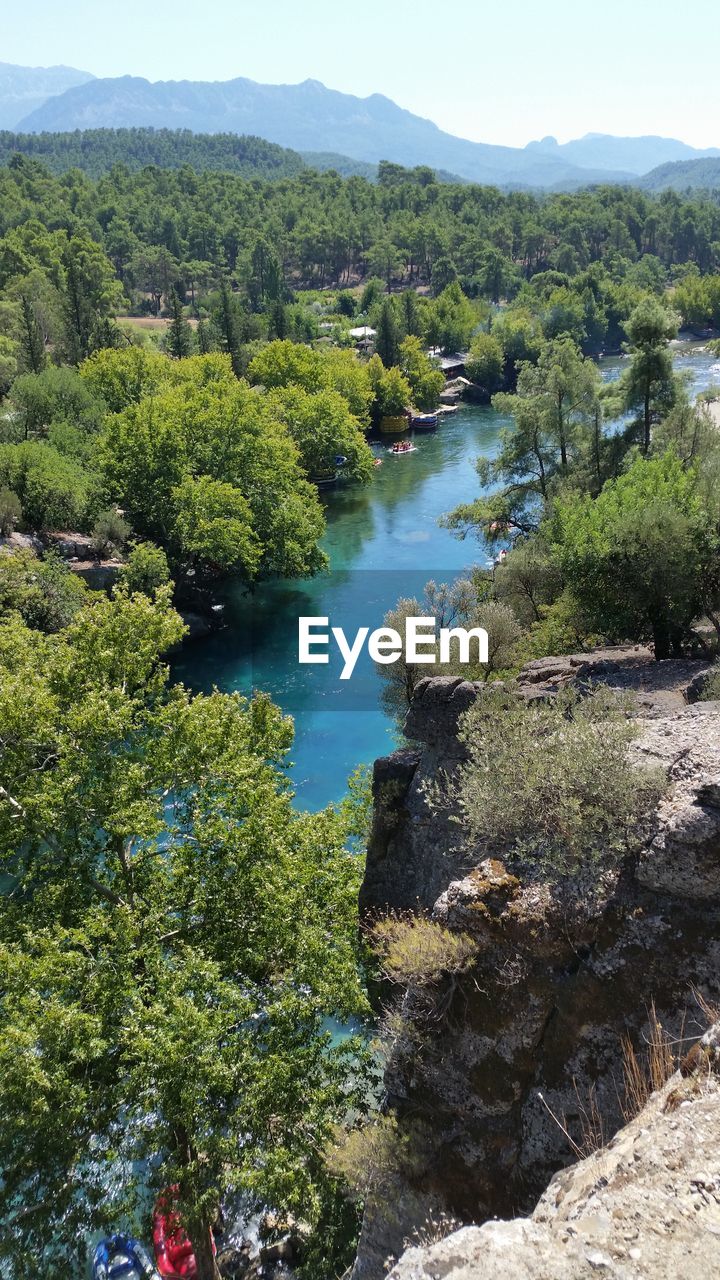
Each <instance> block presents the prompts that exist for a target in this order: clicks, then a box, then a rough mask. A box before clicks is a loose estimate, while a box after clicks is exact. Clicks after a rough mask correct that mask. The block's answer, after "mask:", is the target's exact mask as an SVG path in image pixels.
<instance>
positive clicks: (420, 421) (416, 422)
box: [410, 413, 438, 431]
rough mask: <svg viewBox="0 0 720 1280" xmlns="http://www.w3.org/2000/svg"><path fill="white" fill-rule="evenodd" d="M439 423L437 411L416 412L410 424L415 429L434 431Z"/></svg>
mask: <svg viewBox="0 0 720 1280" xmlns="http://www.w3.org/2000/svg"><path fill="white" fill-rule="evenodd" d="M437 424H438V416H437V414H436V413H414V414H413V415H412V417H411V418H410V426H411V427H413V429H414V430H415V431H434V430H435V428H436V427H437Z"/></svg>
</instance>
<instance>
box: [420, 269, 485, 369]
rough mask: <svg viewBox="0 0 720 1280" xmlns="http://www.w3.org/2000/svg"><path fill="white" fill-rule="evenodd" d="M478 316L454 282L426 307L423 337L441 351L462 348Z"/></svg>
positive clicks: (466, 346) (467, 341)
mask: <svg viewBox="0 0 720 1280" xmlns="http://www.w3.org/2000/svg"><path fill="white" fill-rule="evenodd" d="M477 324H478V315H477V314H476V312H475V310H474V309H473V307H472V304H471V303H470V302H468V299H467V298H466V297H465V295H464V293H463V291H462V289H461V288H460V285H459V284H458V282H457V281H454V282H453V283H452V284H449V285H448V286H447V288H445V289H443V291H442V293H441V294H440V295H439V296H438V297H437V298H435V300H434V302H433V303H432V304H431V306H430V308H429V314H428V327H427V336H428V341H429V343H430V345H431V346H433V347H440V348H441V350H442V351H445V352H452V351H466V350H467V348H468V346H469V345H470V337H471V335H472V333H473V331H474V330H475V329H476V328H477Z"/></svg>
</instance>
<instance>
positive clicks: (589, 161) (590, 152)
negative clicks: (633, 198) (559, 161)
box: [525, 133, 720, 177]
mask: <svg viewBox="0 0 720 1280" xmlns="http://www.w3.org/2000/svg"><path fill="white" fill-rule="evenodd" d="M525 150H526V151H530V152H532V153H533V154H534V155H544V156H548V157H549V156H557V157H562V158H563V159H565V160H566V161H568V162H569V163H570V164H575V165H579V166H580V167H581V168H588V169H613V170H617V169H624V170H626V171H628V172H630V173H632V174H635V175H636V176H638V177H639V176H640V175H642V174H645V173H648V172H649V171H650V170H651V169H655V168H657V167H658V166H659V165H664V164H670V163H673V162H676V161H686V160H700V159H704V158H706V157H714V156H718V157H720V148H718V147H708V148H707V149H706V150H704V151H703V150H700V149H698V148H697V147H691V146H689V145H688V143H687V142H680V141H678V139H677V138H660V137H658V136H657V135H655V134H648V135H646V136H644V137H640V138H616V137H615V136H614V135H613V134H611V133H586V134H585V136H584V137H583V138H575V139H573V141H572V142H562V143H559V142H558V141H557V139H556V138H542V139H541V140H540V141H539V142H528V144H527V146H526V148H525Z"/></svg>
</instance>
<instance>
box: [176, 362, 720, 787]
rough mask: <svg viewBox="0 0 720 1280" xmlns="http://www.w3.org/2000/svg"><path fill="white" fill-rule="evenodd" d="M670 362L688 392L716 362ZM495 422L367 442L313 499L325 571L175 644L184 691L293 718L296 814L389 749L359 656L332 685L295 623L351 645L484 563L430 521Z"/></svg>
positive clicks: (718, 374) (471, 411) (387, 731)
mask: <svg viewBox="0 0 720 1280" xmlns="http://www.w3.org/2000/svg"><path fill="white" fill-rule="evenodd" d="M675 363H676V367H677V369H678V371H686V372H687V376H688V379H689V382H690V388H691V391H692V392H693V393H695V394H697V392H699V391H701V390H704V389H705V388H706V387H707V386H709V385H710V384H711V383H712V382H713V381H715V382H720V365H718V364H716V363H715V358H714V357H712V356H711V355H709V354H708V353H707V352H706V351H705V350H704V349H703V348H702V347H700V346H698V345H697V344H694V345H691V344H680V343H678V344H676V345H675ZM622 367H623V361H622V358H613V359H607V360H604V361H602V362H601V370H602V374H603V377H604V378H605V379H606V380H608V381H609V380H612V379H613V378H614V377H617V375H618V373H619V372H620V370H621V369H622ZM505 421H506V420H504V419H503V418H502V417H501V415H500V414H498V413H496V412H495V411H494V410H493V409H491V408H485V407H481V406H474V405H461V406H460V409H459V412H458V413H457V414H456V415H455V416H454V417H447V418H446V419H445V420H444V421H441V423H440V425H439V427H438V430H437V431H436V432H435V433H432V434H429V433H428V434H422V435H418V436H417V437H416V438H415V443H416V445H417V450H416V452H414V453H411V454H408V455H406V456H404V457H391V456H389V455H388V454H387V452H385V450H384V449H381V448H380V447H377V448H376V452H377V454H378V456H379V457H382V459H383V465H382V466H381V467H377V468H376V470H375V473H374V475H373V478H372V482H371V484H370V485H369V486H367V487H364V488H359V487H356V488H338V489H337V490H334V491H332V492H330V493H329V494H328V495H327V497H326V499H325V505H326V517H327V532H326V534H325V538H324V542H323V546H324V550H325V552H326V554H327V556H328V559H329V562H330V571H329V572H328V573H327V574H325V575H320V576H319V577H317V578H315V579H312V580H310V581H305V580H303V581H283V582H278V583H273V584H270V585H267V586H263V587H262V588H260V589H258V590H257V591H256V592H254V593H253V594H252V595H251V596H248V595H246V594H244V593H243V592H241V591H239V590H233V591H232V592H230V593H229V595H228V598H227V603H226V610H225V614H226V621H227V625H226V626H225V627H224V628H223V629H222V630H221V631H218V632H216V633H215V634H214V635H212V636H210V637H208V638H207V639H204V640H197V641H195V642H193V643H192V644H187V645H186V646H185V647H184V649H183V651H182V653H181V655H180V657H179V659H178V660H177V662H176V663H175V665H174V673H175V675H176V677H177V678H179V679H181V680H182V681H183V682H184V683H185V684H187V685H188V686H189V687H191V688H192V689H194V690H208V689H210V688H212V687H213V686H215V685H216V686H217V687H218V688H220V689H222V690H224V691H229V690H240V691H241V692H243V693H248V692H249V691H250V690H251V689H252V688H256V689H262V690H265V691H266V692H267V693H269V694H270V695H271V696H272V698H273V699H274V700H275V701H276V702H277V703H278V704H279V705H280V706H281V707H282V709H283V711H285V712H286V713H288V714H290V715H292V716H293V718H294V721H295V742H294V746H293V750H292V753H291V758H292V766H291V774H290V776H291V779H292V785H293V787H294V789H295V791H296V794H297V799H298V803H300V804H302V806H303V807H306V808H311V809H316V808H320V807H322V806H323V805H325V804H327V803H330V802H333V801H336V800H338V799H340V797H341V796H342V795H343V792H344V791H345V786H346V781H347V778H348V776H349V774H350V773H351V772H352V770H353V769H354V768H355V767H356V766H357V765H358V764H363V763H369V762H371V761H372V760H373V759H374V758H375V757H376V756H378V755H383V754H385V753H387V751H388V750H392V749H393V746H394V742H395V736H394V729H393V725H392V723H391V721H390V719H389V718H388V716H387V715H386V714H385V712H384V710H383V708H382V705H381V700H380V693H381V681H380V678H379V677H378V676H377V675H376V673H375V671H374V670H373V668H372V664H371V663H370V662H369V660H368V659H367V658H366V657H365V658H364V659H362V660H361V661H360V662H359V663H358V669H357V671H356V673H355V674H354V675H353V677H352V679H351V680H350V681H348V682H346V683H343V682H340V681H339V679H338V676H339V669H340V665H341V664H340V661H339V655H338V657H337V660H336V659H335V654H334V652H333V647H332V646H331V650H330V654H331V662H330V664H329V665H328V667H318V666H300V665H299V664H298V661H297V648H298V621H297V620H298V617H299V616H300V615H311V616H322V617H327V618H329V625H330V626H331V627H332V626H341V627H342V628H343V629H344V631H345V633H346V635H347V636H348V638H349V639H352V637H354V635H355V633H356V631H357V629H358V628H359V627H361V626H368V627H370V629H371V630H372V629H373V628H375V627H379V626H380V625H381V624H382V621H383V616H384V614H385V612H386V611H387V610H388V609H390V608H392V607H393V606H394V604H395V603H396V601H397V599H398V598H399V597H400V596H403V595H406V596H417V595H419V594H420V593H421V591H422V587H423V584H424V583H425V581H426V580H428V579H430V578H433V579H434V580H435V581H448V580H450V579H451V578H453V577H455V576H457V575H459V574H460V573H461V572H462V571H463V570H464V569H466V568H467V567H468V566H469V565H471V564H485V563H486V561H487V559H488V548H487V547H486V546H485V545H484V544H483V543H482V542H478V541H477V540H471V539H468V540H465V541H463V540H461V539H458V538H457V537H455V536H454V535H453V534H452V533H450V532H449V531H448V530H446V529H443V528H442V527H441V526H440V524H439V523H438V522H439V519H440V517H441V516H442V515H443V514H444V513H445V512H447V511H449V510H450V509H451V508H452V507H453V506H455V505H456V504H457V503H459V502H467V501H470V500H471V499H472V498H474V497H476V496H477V494H478V493H479V481H478V477H477V473H476V471H475V467H474V462H475V459H476V458H477V457H478V455H479V454H489V455H492V454H493V453H494V451H495V450H496V449H497V446H498V441H499V434H500V430H501V428H502V426H503V425H504V422H505ZM428 670H429V672H430V671H431V670H432V668H429V669H428Z"/></svg>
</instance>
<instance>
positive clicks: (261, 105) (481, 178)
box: [16, 76, 630, 187]
mask: <svg viewBox="0 0 720 1280" xmlns="http://www.w3.org/2000/svg"><path fill="white" fill-rule="evenodd" d="M143 125H152V126H154V127H155V128H166V129H178V128H181V129H192V130H193V132H197V133H242V134H250V135H255V136H258V137H263V138H267V139H268V140H269V141H270V142H275V143H278V144H279V145H280V146H282V147H290V148H292V149H293V150H295V151H300V152H306V151H312V152H332V153H336V154H339V155H344V156H349V157H350V158H351V159H353V160H361V161H365V162H366V163H370V164H377V163H378V162H379V161H380V160H394V161H396V162H397V163H399V164H403V165H408V166H414V165H419V164H425V165H429V166H430V167H431V168H434V169H444V170H447V171H450V172H451V173H456V174H458V175H459V176H460V177H462V178H466V179H468V180H470V181H472V182H482V183H489V184H493V183H496V184H499V185H502V186H521V187H533V186H535V187H549V186H554V185H565V186H581V185H584V184H587V183H588V182H593V181H596V180H597V181H612V180H616V181H622V180H625V179H627V178H629V177H630V175H629V173H625V172H621V171H618V172H607V171H605V170H597V171H592V170H588V169H582V168H580V167H579V166H577V165H574V164H571V163H570V162H568V161H567V160H565V159H564V158H563V157H562V156H560V157H558V156H555V155H550V156H549V155H545V154H544V153H543V152H542V151H540V152H538V153H535V152H533V151H532V150H528V149H523V148H517V147H501V146H494V145H491V144H489V143H483V142H469V141H468V140H466V139H464V138H456V137H454V135H452V134H449V133H444V132H443V131H442V130H441V129H439V128H438V127H437V125H435V124H433V123H432V121H430V120H425V119H423V118H422V117H420V116H416V115H413V114H412V112H410V111H406V110H404V109H403V108H402V107H399V106H397V104H396V103H394V102H392V101H391V100H390V99H389V98H386V97H384V96H383V95H382V94H372V95H371V96H370V97H369V98H357V97H354V96H353V95H352V94H347V93H339V92H338V91H336V90H334V89H327V88H326V87H325V85H323V84H321V83H320V82H319V81H318V80H305V81H303V83H302V84H297V85H268V84H258V83H256V82H255V81H253V80H248V79H245V78H243V77H239V78H238V79H235V80H228V81H222V82H214V83H210V82H206V81H189V80H182V81H156V82H154V83H151V82H150V81H149V80H144V79H142V78H140V77H137V76H120V77H118V78H115V79H98V80H94V81H91V82H90V83H88V84H83V85H78V86H76V87H74V88H71V89H68V90H67V91H66V92H65V93H63V94H61V95H60V96H58V97H54V98H50V99H49V100H48V101H47V102H46V103H44V105H43V106H41V107H39V108H37V110H35V111H33V112H31V113H30V114H29V115H28V116H26V117H25V118H24V119H22V120H21V121H19V123H18V125H17V126H16V128H17V129H18V131H20V132H27V133H36V132H41V131H53V132H55V131H67V130H72V129H97V128H111V127H115V128H120V127H140V126H143Z"/></svg>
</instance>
